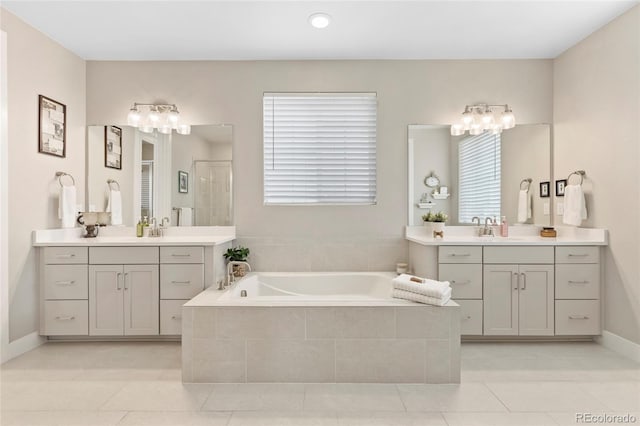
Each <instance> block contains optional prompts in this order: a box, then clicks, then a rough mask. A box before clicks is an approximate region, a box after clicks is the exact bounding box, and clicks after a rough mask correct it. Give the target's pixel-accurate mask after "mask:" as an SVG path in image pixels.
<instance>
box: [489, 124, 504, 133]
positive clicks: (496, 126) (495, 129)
mask: <svg viewBox="0 0 640 426" xmlns="http://www.w3.org/2000/svg"><path fill="white" fill-rule="evenodd" d="M500 133H502V124H500V123H495V124H493V125H492V126H491V134H493V135H499V134H500Z"/></svg>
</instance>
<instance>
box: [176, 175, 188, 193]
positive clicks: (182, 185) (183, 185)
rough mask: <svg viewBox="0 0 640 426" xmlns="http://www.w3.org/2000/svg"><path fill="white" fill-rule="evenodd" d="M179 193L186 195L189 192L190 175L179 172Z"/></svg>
mask: <svg viewBox="0 0 640 426" xmlns="http://www.w3.org/2000/svg"><path fill="white" fill-rule="evenodd" d="M178 192H182V193H184V194H186V193H187V192H189V173H187V172H183V171H182V170H179V171H178Z"/></svg>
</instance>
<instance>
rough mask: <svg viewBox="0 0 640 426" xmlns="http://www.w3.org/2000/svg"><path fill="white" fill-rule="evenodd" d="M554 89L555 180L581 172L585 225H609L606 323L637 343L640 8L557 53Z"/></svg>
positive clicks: (639, 339) (639, 312) (639, 302)
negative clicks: (582, 177)
mask: <svg viewBox="0 0 640 426" xmlns="http://www.w3.org/2000/svg"><path fill="white" fill-rule="evenodd" d="M554 88H555V93H554V124H555V128H554V145H555V151H554V162H555V176H556V179H559V178H564V177H565V176H567V175H568V174H569V173H571V172H572V171H574V170H576V169H584V170H585V171H586V172H587V179H586V181H585V183H584V185H583V187H584V188H585V190H586V192H587V205H588V210H589V219H588V220H587V221H586V222H584V223H583V226H585V225H586V226H589V227H602V228H608V229H609V236H610V245H609V247H608V248H607V249H606V250H605V283H604V289H605V294H604V304H605V310H604V313H605V318H604V327H605V329H606V330H608V331H610V332H612V333H615V334H617V335H620V336H622V337H624V338H626V339H629V340H631V341H634V342H636V343H640V244H639V243H638V242H639V241H640V218H639V217H638V212H639V211H640V179H639V178H638V173H639V169H640V6H636V7H635V8H634V9H632V10H631V11H629V12H627V13H626V14H624V15H622V16H621V17H619V18H617V19H616V20H614V21H613V22H611V23H610V24H608V25H607V26H605V27H604V28H602V29H600V30H599V31H597V32H596V33H594V34H592V35H591V36H589V37H588V38H587V39H585V40H584V41H582V42H581V43H579V44H578V45H576V46H574V47H572V48H571V49H569V50H567V51H566V52H565V53H563V54H562V55H560V56H559V57H558V58H557V59H556V60H555V62H554ZM557 201H562V199H558V200H557ZM561 221H562V218H561V217H558V218H557V219H556V223H561Z"/></svg>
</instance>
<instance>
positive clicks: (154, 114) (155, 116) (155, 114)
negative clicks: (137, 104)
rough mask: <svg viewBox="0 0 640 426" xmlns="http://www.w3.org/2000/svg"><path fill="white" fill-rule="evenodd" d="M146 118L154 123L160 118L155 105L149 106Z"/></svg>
mask: <svg viewBox="0 0 640 426" xmlns="http://www.w3.org/2000/svg"><path fill="white" fill-rule="evenodd" d="M147 119H148V120H149V121H150V122H152V123H154V124H155V123H157V122H158V121H159V120H160V114H158V110H157V109H156V107H151V109H150V110H149V115H147Z"/></svg>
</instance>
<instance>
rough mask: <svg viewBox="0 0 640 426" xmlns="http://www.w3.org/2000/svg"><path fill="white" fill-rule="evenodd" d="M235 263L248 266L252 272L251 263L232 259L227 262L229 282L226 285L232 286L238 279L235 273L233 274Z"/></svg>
mask: <svg viewBox="0 0 640 426" xmlns="http://www.w3.org/2000/svg"><path fill="white" fill-rule="evenodd" d="M235 265H244V266H246V267H247V269H248V270H249V272H251V265H249V264H248V263H247V262H240V261H237V260H232V261H230V262H229V263H227V284H226V285H225V287H228V286H230V285H231V284H232V283H234V282H235V280H236V277H235V275H233V267H234V266H235Z"/></svg>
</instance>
